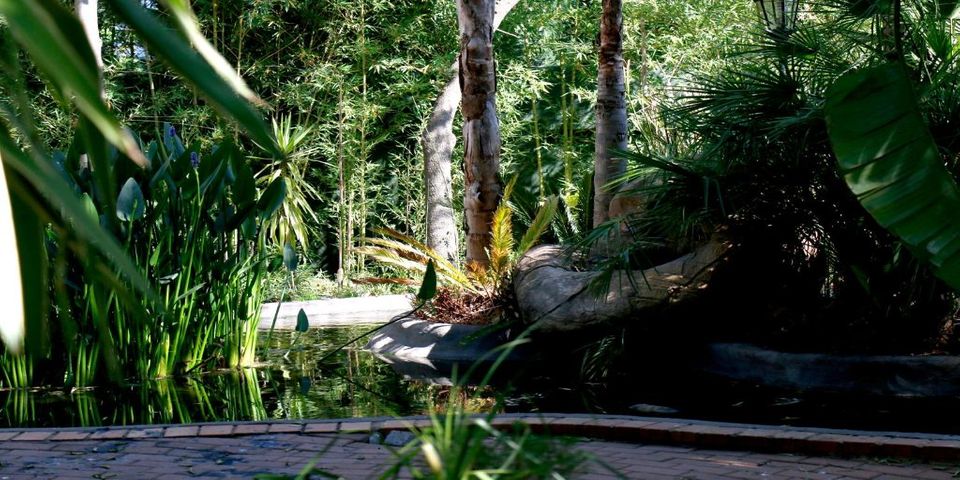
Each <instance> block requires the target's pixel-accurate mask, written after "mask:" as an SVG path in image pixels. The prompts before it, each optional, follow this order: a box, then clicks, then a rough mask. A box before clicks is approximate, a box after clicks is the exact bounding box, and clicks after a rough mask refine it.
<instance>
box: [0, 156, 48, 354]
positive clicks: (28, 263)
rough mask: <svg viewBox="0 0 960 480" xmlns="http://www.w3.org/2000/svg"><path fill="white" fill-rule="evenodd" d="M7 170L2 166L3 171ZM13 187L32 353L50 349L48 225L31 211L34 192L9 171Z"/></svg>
mask: <svg viewBox="0 0 960 480" xmlns="http://www.w3.org/2000/svg"><path fill="white" fill-rule="evenodd" d="M3 168H4V167H3V166H2V165H0V170H2V169H3ZM7 178H8V184H9V185H10V204H11V206H12V207H13V222H14V224H15V225H16V231H17V256H18V257H19V259H20V279H21V284H22V285H23V287H24V288H23V313H24V326H25V327H26V328H25V333H26V337H25V346H26V349H27V351H30V352H43V351H46V349H47V340H48V339H49V328H48V327H47V312H48V311H49V304H50V302H49V297H48V296H47V288H46V286H47V242H46V240H45V238H44V237H45V232H44V229H45V228H46V225H45V224H44V222H43V221H42V220H41V216H39V215H37V214H36V212H34V211H32V210H31V208H30V207H31V205H32V203H33V202H35V201H36V200H35V199H34V197H35V196H36V195H35V192H34V191H33V189H31V188H29V187H28V186H27V185H26V184H25V182H24V181H23V177H22V176H20V175H19V174H17V173H15V172H13V171H12V170H10V171H9V172H7Z"/></svg>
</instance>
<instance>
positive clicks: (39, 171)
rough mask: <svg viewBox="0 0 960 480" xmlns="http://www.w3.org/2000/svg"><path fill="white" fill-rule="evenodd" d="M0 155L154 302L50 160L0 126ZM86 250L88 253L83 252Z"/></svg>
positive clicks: (120, 250)
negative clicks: (31, 152)
mask: <svg viewBox="0 0 960 480" xmlns="http://www.w3.org/2000/svg"><path fill="white" fill-rule="evenodd" d="M0 158H2V161H3V164H4V165H6V166H9V167H10V168H12V169H13V170H15V171H16V172H18V173H19V174H20V175H22V176H23V178H24V179H25V180H26V181H27V182H29V183H30V185H31V186H32V187H33V188H34V189H36V191H37V192H39V193H40V195H42V196H43V198H44V199H46V201H47V202H49V204H50V205H51V206H52V207H53V208H55V209H57V211H59V212H60V214H61V215H62V216H63V218H64V219H65V220H67V221H69V222H70V226H71V227H72V233H73V234H74V235H76V236H77V237H78V238H80V239H82V240H84V241H85V242H86V243H87V245H89V246H90V247H92V248H93V249H94V250H95V251H97V252H99V253H100V254H101V255H103V257H104V258H106V259H108V260H109V261H110V263H112V264H113V265H114V266H115V267H116V268H117V270H119V272H120V274H121V276H122V277H124V278H125V279H126V280H127V281H129V282H130V283H131V285H132V286H133V287H134V288H135V289H136V290H138V291H139V292H141V293H144V294H147V295H148V298H150V300H151V301H156V296H155V295H154V294H152V293H151V292H152V291H151V290H150V286H149V284H148V283H147V280H146V278H144V276H143V275H142V274H141V273H140V271H139V270H138V269H137V267H136V266H135V265H134V264H133V262H132V261H131V260H130V258H129V257H128V256H127V254H126V252H124V250H123V248H122V247H121V246H120V244H119V243H117V241H116V240H115V239H114V238H113V237H112V236H111V235H110V234H109V233H107V231H106V230H104V229H103V228H102V227H100V224H99V223H97V222H95V221H94V220H93V219H91V218H90V214H89V213H88V212H87V210H86V208H85V207H84V202H82V201H81V200H80V198H79V197H78V196H77V195H76V193H74V191H73V189H72V188H71V187H70V185H69V184H68V183H67V182H66V180H64V179H63V177H62V176H60V173H59V172H58V171H57V169H56V167H55V166H54V164H53V162H50V161H44V159H39V161H38V160H35V159H34V158H32V157H31V156H30V155H27V154H26V153H24V152H23V151H22V150H20V148H19V147H18V146H17V144H16V142H15V141H14V140H13V138H11V137H10V133H9V132H8V131H7V130H6V129H5V128H0ZM85 253H88V252H85Z"/></svg>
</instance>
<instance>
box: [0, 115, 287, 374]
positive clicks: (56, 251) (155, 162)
mask: <svg viewBox="0 0 960 480" xmlns="http://www.w3.org/2000/svg"><path fill="white" fill-rule="evenodd" d="M142 150H143V151H144V152H145V156H146V158H147V159H148V161H149V162H150V165H151V167H150V168H149V169H144V170H139V169H124V168H122V167H120V166H119V165H117V171H118V173H120V174H126V175H130V177H129V178H127V179H126V181H125V182H124V183H123V186H122V187H121V188H120V192H119V194H118V196H117V198H116V201H115V202H112V203H113V204H114V205H116V207H115V210H114V211H109V210H106V208H105V205H108V204H107V203H106V202H102V201H97V202H95V201H94V198H102V194H101V193H100V191H99V190H98V189H97V186H96V185H95V184H94V182H93V181H92V180H91V176H90V175H89V169H85V168H83V167H79V165H80V159H79V158H78V156H77V155H76V154H75V153H74V152H76V151H77V150H76V149H74V150H72V151H71V152H68V153H66V154H62V155H58V156H57V158H58V159H59V161H58V162H57V163H56V164H57V166H58V169H59V172H60V175H61V176H62V177H63V178H65V179H67V180H68V181H69V184H70V186H71V189H73V190H74V191H77V192H79V193H80V198H81V199H82V201H83V205H84V208H85V210H86V212H87V214H88V215H89V217H90V218H91V219H96V220H97V221H98V222H101V223H104V224H109V223H110V222H114V225H115V227H114V229H113V230H112V232H113V235H114V236H115V237H116V238H117V240H118V242H119V243H120V244H121V245H122V247H123V248H124V250H125V251H126V252H127V253H128V254H129V256H130V258H131V259H132V260H133V262H134V263H135V265H136V266H137V268H138V270H139V271H141V272H143V275H144V276H145V277H146V278H147V281H148V282H149V285H150V287H151V289H152V291H153V292H155V293H156V295H157V296H158V297H159V302H158V305H157V306H153V305H151V304H150V303H149V302H145V303H143V305H142V306H140V307H139V311H136V310H134V311H131V309H130V308H128V307H127V306H125V303H129V304H134V305H139V304H140V302H141V301H140V300H139V299H137V298H136V297H135V298H132V299H130V298H124V295H123V294H122V293H121V292H119V291H117V290H115V289H113V288H112V287H113V285H112V284H111V283H108V282H104V281H103V278H101V277H98V276H95V275H91V273H90V272H89V271H86V270H85V269H83V268H82V265H83V263H84V259H83V258H80V257H78V256H74V255H70V254H69V253H68V252H67V250H66V245H67V244H69V242H71V241H72V238H71V235H70V233H69V232H67V231H54V232H51V233H50V234H49V235H48V236H47V244H48V245H47V249H48V250H49V251H50V256H51V257H52V258H55V259H57V260H56V261H55V262H54V264H55V268H54V271H55V273H54V275H53V277H54V279H55V280H56V283H57V284H58V285H61V284H62V285H64V287H58V288H57V289H56V290H57V309H56V311H55V312H54V313H53V315H54V316H55V317H56V318H58V319H59V320H60V322H58V323H57V324H55V325H65V326H66V327H65V328H63V329H62V331H60V332H57V333H59V334H60V337H61V338H62V339H63V341H62V342H61V343H57V344H54V345H53V349H52V351H51V353H50V355H49V356H48V358H50V359H52V360H58V359H61V358H63V359H66V360H67V361H66V362H62V363H61V362H54V365H46V364H47V362H45V361H44V360H43V359H37V358H36V357H29V358H30V359H31V361H34V360H39V361H44V365H46V366H45V368H44V370H43V371H44V372H45V375H44V376H45V378H44V381H46V382H51V383H54V384H60V383H63V384H66V385H69V386H87V385H92V384H93V383H94V382H95V381H96V380H98V378H97V376H98V373H99V372H101V371H102V369H100V368H97V367H98V366H101V365H105V364H107V363H108V362H113V363H114V365H113V366H112V367H111V368H114V369H116V370H118V371H119V372H120V373H121V374H122V376H123V377H128V378H129V377H136V378H156V377H163V376H167V375H172V374H182V373H187V372H191V371H194V370H196V369H198V368H200V367H201V366H202V365H209V366H221V367H223V366H229V367H235V366H241V365H247V364H250V363H251V362H252V361H253V358H254V352H255V349H256V336H257V325H258V322H259V318H260V303H261V301H262V297H263V294H262V280H263V277H264V275H265V272H266V269H265V268H264V265H265V261H266V253H265V248H264V238H263V234H262V232H261V227H262V225H263V223H264V222H265V221H266V220H267V219H269V218H270V217H271V216H272V215H273V214H274V213H275V212H276V211H277V209H278V208H279V207H280V205H281V203H282V202H283V197H284V192H285V186H284V183H283V180H282V179H278V180H276V181H274V182H273V183H271V184H269V186H267V188H265V189H263V190H262V191H261V190H259V189H258V188H257V186H256V183H255V180H254V177H253V172H252V171H251V169H250V167H249V166H248V165H247V163H246V161H245V159H244V157H243V156H242V155H241V154H240V152H239V151H238V150H237V149H236V148H234V147H233V146H231V145H229V144H224V145H221V146H219V147H217V148H215V150H214V151H213V152H211V153H209V154H200V153H199V152H197V151H193V150H190V149H187V148H186V147H184V145H183V142H182V140H181V139H180V138H179V136H178V135H177V132H176V129H175V128H174V127H173V126H171V125H165V126H164V136H163V138H162V139H161V141H160V142H156V141H153V142H150V143H149V144H148V145H145V146H143V147H142ZM78 167H79V168H78ZM121 178H122V177H121ZM5 358H9V356H8V357H5ZM57 363H60V364H61V365H62V368H59V369H58V368H56V364H57ZM22 370H23V369H22V367H20V366H19V364H18V363H17V362H15V361H13V360H12V359H11V360H10V361H0V371H2V372H3V374H4V377H5V378H6V380H5V384H6V385H8V386H27V385H29V384H30V383H31V379H30V378H24V377H25V375H23V374H22V373H20V372H21V371H22ZM34 371H37V369H34ZM33 381H34V382H35V380H33Z"/></svg>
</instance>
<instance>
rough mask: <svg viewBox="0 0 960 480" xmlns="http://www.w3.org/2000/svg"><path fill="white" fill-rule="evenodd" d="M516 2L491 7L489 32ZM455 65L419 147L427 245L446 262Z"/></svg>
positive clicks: (451, 243)
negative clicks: (491, 19) (425, 210)
mask: <svg viewBox="0 0 960 480" xmlns="http://www.w3.org/2000/svg"><path fill="white" fill-rule="evenodd" d="M519 2H520V0H500V1H498V2H497V5H496V7H495V9H496V11H495V12H494V18H493V29H494V30H496V29H497V28H499V27H500V23H501V22H503V19H504V18H505V17H506V16H507V14H508V13H510V10H513V7H514V6H516V5H517V3H519ZM458 70H459V65H458V64H457V63H454V64H453V65H451V66H450V71H451V73H452V75H451V78H450V81H448V82H447V84H446V85H444V87H443V90H441V91H440V96H438V97H437V101H436V102H435V103H434V107H433V112H432V113H431V114H430V118H429V120H427V126H426V128H425V129H424V131H423V136H422V137H421V142H422V145H423V179H424V185H425V187H426V199H427V246H429V247H430V248H432V249H433V250H435V251H436V252H437V254H439V255H440V256H442V257H444V258H446V259H447V260H449V261H451V262H454V263H458V262H457V253H458V248H457V223H456V220H455V219H454V212H453V177H452V176H451V167H450V165H451V164H452V160H453V149H454V147H455V146H456V145H457V136H456V135H454V134H453V119H454V116H455V115H456V112H457V108H458V107H459V106H460V83H459V76H458V75H457V72H458Z"/></svg>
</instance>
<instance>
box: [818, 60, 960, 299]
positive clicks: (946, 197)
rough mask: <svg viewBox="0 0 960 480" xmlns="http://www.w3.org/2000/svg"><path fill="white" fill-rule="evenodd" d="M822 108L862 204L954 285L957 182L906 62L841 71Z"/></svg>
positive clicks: (958, 238)
mask: <svg viewBox="0 0 960 480" xmlns="http://www.w3.org/2000/svg"><path fill="white" fill-rule="evenodd" d="M825 115H826V121H827V130H828V133H829V136H830V142H831V144H832V146H833V151H834V153H835V154H836V157H837V162H838V165H839V168H840V172H841V174H842V175H843V178H844V180H845V181H846V183H847V186H849V187H850V190H851V191H852V192H853V193H854V194H855V195H856V196H857V199H858V200H859V201H860V203H861V205H863V207H864V208H865V209H866V210H867V212H869V213H870V215H871V216H872V217H873V218H874V219H875V220H876V221H877V223H879V224H880V225H881V226H883V227H884V228H886V229H888V230H889V231H890V232H892V233H893V234H894V235H896V236H897V237H899V238H900V239H901V240H902V241H903V243H905V244H906V245H907V246H908V247H909V248H910V250H911V252H912V253H913V254H914V255H915V256H917V257H918V258H920V259H923V260H925V261H927V262H929V263H930V265H931V266H932V267H933V271H934V273H935V274H936V275H937V276H938V277H940V278H941V279H943V280H944V281H945V282H946V283H947V284H949V285H950V286H952V287H954V288H958V289H960V216H958V212H960V189H958V187H957V184H956V182H955V181H954V179H953V177H952V176H951V175H950V173H949V172H948V171H947V169H946V167H945V166H944V162H943V159H942V158H941V156H940V154H939V152H938V150H937V145H936V143H935V142H934V139H933V136H932V135H931V133H930V130H929V128H928V127H927V125H926V124H925V123H924V119H923V116H922V115H921V113H920V109H919V107H918V103H917V98H916V95H915V93H914V91H913V86H912V84H911V82H910V78H909V76H908V74H907V71H906V69H905V68H904V67H903V66H902V65H900V64H894V63H890V64H884V65H881V66H877V67H871V68H867V69H863V70H859V71H854V72H851V73H848V74H846V75H844V76H842V77H841V78H840V79H838V80H837V81H836V82H835V83H834V85H833V86H832V87H831V88H830V90H829V91H828V92H827V98H826V104H825Z"/></svg>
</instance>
